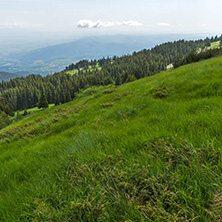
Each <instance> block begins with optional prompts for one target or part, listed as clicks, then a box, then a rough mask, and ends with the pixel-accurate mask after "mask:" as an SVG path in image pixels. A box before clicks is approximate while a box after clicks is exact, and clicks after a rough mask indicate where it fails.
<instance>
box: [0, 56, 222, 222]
mask: <svg viewBox="0 0 222 222" xmlns="http://www.w3.org/2000/svg"><path fill="white" fill-rule="evenodd" d="M221 79H222V57H218V58H213V59H210V60H206V61H201V62H198V63H194V64H190V65H186V66H182V67H179V68H178V69H175V70H170V71H167V72H162V73H160V74H156V75H154V76H151V77H147V78H143V79H140V80H137V81H134V82H131V83H127V84H123V85H121V86H118V87H117V86H113V85H109V86H100V87H98V86H97V87H92V88H89V89H86V90H84V91H81V92H79V93H78V94H77V96H76V98H75V100H74V101H72V102H69V103H66V104H63V105H60V106H56V107H52V108H50V109H47V110H44V111H42V112H38V113H32V114H31V115H30V116H28V117H27V118H24V119H23V120H21V121H18V122H17V123H14V124H12V125H10V126H8V127H7V128H5V129H2V130H1V131H0V152H1V156H0V190H1V192H0V220H1V221H18V220H20V221H217V220H219V219H220V218H219V217H220V215H221V203H220V201H219V200H221V198H222V193H221V181H222V176H221V175H222V174H221V173H222V172H221V171H222V159H221V154H222V150H221V146H222V137H221V134H222V128H221V122H222V120H221V116H222V111H221V110H222V109H221V108H222V105H221V104H222V97H221V96H222V90H221V87H220V86H221V84H222V82H221Z"/></svg>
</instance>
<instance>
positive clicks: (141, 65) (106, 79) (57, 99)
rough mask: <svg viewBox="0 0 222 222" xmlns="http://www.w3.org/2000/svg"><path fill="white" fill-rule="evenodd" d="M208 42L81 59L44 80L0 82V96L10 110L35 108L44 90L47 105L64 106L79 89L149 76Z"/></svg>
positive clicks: (32, 78)
mask: <svg viewBox="0 0 222 222" xmlns="http://www.w3.org/2000/svg"><path fill="white" fill-rule="evenodd" d="M217 38H218V37H217ZM216 40H217V39H216ZM211 41H215V39H212V40H210V39H208V38H206V39H205V40H197V41H184V40H180V41H177V42H168V43H164V44H162V45H159V46H156V47H154V48H153V49H151V50H142V51H140V52H135V53H133V54H132V55H126V56H122V57H116V56H115V57H113V58H106V59H105V58H103V59H99V60H92V61H86V60H82V61H80V62H79V63H77V64H71V65H70V66H69V67H67V68H66V70H64V71H62V72H60V73H56V74H54V75H48V76H47V77H42V76H40V75H30V76H28V77H25V78H16V79H12V80H10V81H9V82H3V83H1V84H0V97H2V98H3V99H5V100H6V101H7V102H8V103H9V106H11V107H12V109H13V110H14V111H16V110H23V109H25V108H31V107H35V106H36V105H37V102H38V98H39V95H40V92H41V91H42V90H44V91H45V94H46V96H47V100H48V102H49V103H54V104H61V103H65V102H68V101H71V100H72V99H73V98H74V97H75V93H77V92H78V91H79V90H81V89H85V88H88V87H90V86H98V85H109V84H115V85H121V84H123V83H125V82H130V81H133V80H136V79H141V78H144V77H147V76H152V75H154V74H156V73H159V72H160V71H162V70H165V69H166V66H167V65H168V64H169V63H173V62H174V61H175V60H176V58H177V57H178V55H182V56H185V55H187V54H188V53H189V52H190V51H191V50H192V49H199V48H205V47H206V46H207V45H209V44H210V42H211ZM97 64H99V67H100V69H97V68H93V69H88V67H89V66H91V67H95V66H96V65H97ZM72 69H78V70H79V71H78V73H77V74H76V75H68V74H67V72H68V71H70V70H72ZM3 111H4V110H3Z"/></svg>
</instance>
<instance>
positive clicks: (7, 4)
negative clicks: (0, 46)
mask: <svg viewBox="0 0 222 222" xmlns="http://www.w3.org/2000/svg"><path fill="white" fill-rule="evenodd" d="M221 8H222V1H221V0H152V1H150V0H137V1H135V0H133V1H132V0H112V1H110V0H109V1H105V0H103V1H102V0H81V1H75V0H0V30H9V29H10V30H15V31H17V32H18V31H21V30H30V31H46V32H55V31H58V32H75V33H76V34H77V35H90V34H91V33H92V34H94V33H101V34H103V33H112V32H113V33H121V32H138V33H139V32H144V33H166V32H167V33H201V32H202V33H220V32H221V31H222V30H221V28H222V25H221V20H222V13H221V12H220V11H221Z"/></svg>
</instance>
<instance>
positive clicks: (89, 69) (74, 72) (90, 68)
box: [67, 63, 102, 75]
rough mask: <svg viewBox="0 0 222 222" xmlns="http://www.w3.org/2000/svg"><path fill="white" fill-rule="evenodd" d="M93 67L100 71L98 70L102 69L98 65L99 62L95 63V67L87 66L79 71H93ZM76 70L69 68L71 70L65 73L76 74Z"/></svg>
mask: <svg viewBox="0 0 222 222" xmlns="http://www.w3.org/2000/svg"><path fill="white" fill-rule="evenodd" d="M95 69H97V70H98V71H100V70H101V69H102V67H100V66H99V63H97V65H96V66H95V67H92V66H89V68H88V69H80V71H81V70H83V72H86V71H93V70H95ZM78 72H79V70H78V69H73V70H71V71H67V74H70V75H76V74H78Z"/></svg>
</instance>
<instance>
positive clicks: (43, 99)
mask: <svg viewBox="0 0 222 222" xmlns="http://www.w3.org/2000/svg"><path fill="white" fill-rule="evenodd" d="M48 107H49V104H48V101H47V99H46V95H45V92H44V91H43V89H42V90H41V94H40V98H39V102H38V108H39V109H41V108H43V109H46V108H48Z"/></svg>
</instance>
